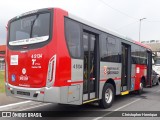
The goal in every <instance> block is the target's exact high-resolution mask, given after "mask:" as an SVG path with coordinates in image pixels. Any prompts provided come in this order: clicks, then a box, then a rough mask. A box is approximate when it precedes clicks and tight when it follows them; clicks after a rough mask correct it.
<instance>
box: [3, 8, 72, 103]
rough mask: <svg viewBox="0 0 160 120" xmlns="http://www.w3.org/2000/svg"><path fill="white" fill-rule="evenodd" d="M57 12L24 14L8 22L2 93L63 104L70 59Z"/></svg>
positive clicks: (68, 78) (59, 11) (63, 12)
mask: <svg viewBox="0 0 160 120" xmlns="http://www.w3.org/2000/svg"><path fill="white" fill-rule="evenodd" d="M67 14H68V13H67V12H66V11H63V10H61V9H58V8H56V9H52V8H50V9H41V10H35V11H31V12H28V13H24V14H22V15H20V16H17V17H15V18H13V19H11V20H10V21H9V23H8V31H7V33H8V34H7V35H8V37H7V49H6V80H5V81H6V94H7V95H8V96H13V97H18V98H23V99H31V100H36V101H44V102H57V103H66V100H67V91H68V86H69V85H70V83H68V80H70V79H71V59H70V56H69V53H68V49H67V46H66V42H65V37H64V36H65V33H64V17H65V16H67Z"/></svg>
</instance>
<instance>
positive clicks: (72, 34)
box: [65, 18, 82, 58]
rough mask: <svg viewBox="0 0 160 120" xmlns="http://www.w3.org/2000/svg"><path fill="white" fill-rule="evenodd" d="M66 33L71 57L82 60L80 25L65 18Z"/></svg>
mask: <svg viewBox="0 0 160 120" xmlns="http://www.w3.org/2000/svg"><path fill="white" fill-rule="evenodd" d="M65 32H66V41H67V45H68V48H69V52H70V55H71V57H73V58H80V57H81V56H82V53H81V41H80V32H81V30H80V25H79V23H77V22H75V21H73V20H70V19H67V18H65Z"/></svg>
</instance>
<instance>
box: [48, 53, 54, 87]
mask: <svg viewBox="0 0 160 120" xmlns="http://www.w3.org/2000/svg"><path fill="white" fill-rule="evenodd" d="M55 72H56V55H54V56H53V57H52V58H51V59H50V60H49V64H48V75H47V85H46V86H47V87H51V86H52V85H53V83H54V80H55Z"/></svg>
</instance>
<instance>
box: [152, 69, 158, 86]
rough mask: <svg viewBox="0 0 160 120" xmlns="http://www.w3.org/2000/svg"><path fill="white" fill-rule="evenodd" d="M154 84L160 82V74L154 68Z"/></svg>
mask: <svg viewBox="0 0 160 120" xmlns="http://www.w3.org/2000/svg"><path fill="white" fill-rule="evenodd" d="M151 79H152V85H159V84H160V75H159V74H158V73H157V72H155V71H154V70H152V78H151Z"/></svg>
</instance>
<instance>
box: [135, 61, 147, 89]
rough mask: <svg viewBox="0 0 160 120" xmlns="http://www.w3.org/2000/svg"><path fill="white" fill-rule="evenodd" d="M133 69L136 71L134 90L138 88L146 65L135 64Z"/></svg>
mask: <svg viewBox="0 0 160 120" xmlns="http://www.w3.org/2000/svg"><path fill="white" fill-rule="evenodd" d="M135 71H136V77H135V78H136V79H135V87H134V89H135V90H139V89H140V82H141V79H142V77H146V75H147V73H146V65H138V64H137V65H135Z"/></svg>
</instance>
